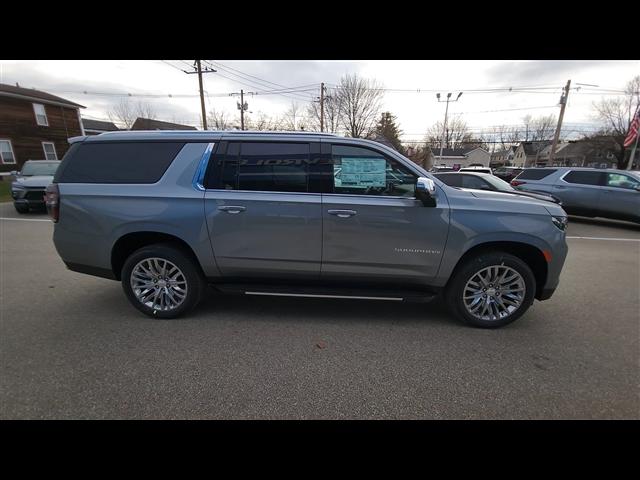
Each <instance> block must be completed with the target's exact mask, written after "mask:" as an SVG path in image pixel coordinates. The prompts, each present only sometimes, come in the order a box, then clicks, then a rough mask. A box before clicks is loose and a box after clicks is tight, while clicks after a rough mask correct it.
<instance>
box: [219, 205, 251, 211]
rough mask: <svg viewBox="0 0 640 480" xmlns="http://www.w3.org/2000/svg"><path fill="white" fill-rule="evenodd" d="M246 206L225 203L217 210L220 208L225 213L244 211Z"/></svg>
mask: <svg viewBox="0 0 640 480" xmlns="http://www.w3.org/2000/svg"><path fill="white" fill-rule="evenodd" d="M246 209H247V207H242V206H240V205H225V206H223V207H218V210H222V211H223V212H226V213H240V212H244V211H245V210H246Z"/></svg>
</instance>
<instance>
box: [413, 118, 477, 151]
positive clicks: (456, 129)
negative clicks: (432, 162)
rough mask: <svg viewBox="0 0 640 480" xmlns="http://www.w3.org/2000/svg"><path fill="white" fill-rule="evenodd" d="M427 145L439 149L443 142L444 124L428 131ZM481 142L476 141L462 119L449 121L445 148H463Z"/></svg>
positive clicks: (440, 123)
mask: <svg viewBox="0 0 640 480" xmlns="http://www.w3.org/2000/svg"><path fill="white" fill-rule="evenodd" d="M425 141H426V142H427V144H429V145H430V146H431V147H433V148H439V147H440V143H441V142H442V122H436V123H434V124H433V125H432V126H431V127H430V128H429V129H428V130H427V135H426V138H425ZM478 142H480V140H478V139H474V137H473V135H472V134H471V132H470V130H469V127H467V124H466V122H465V121H464V120H462V119H461V118H460V117H453V118H452V119H449V120H448V121H447V128H446V129H445V132H444V148H461V147H467V146H471V143H478Z"/></svg>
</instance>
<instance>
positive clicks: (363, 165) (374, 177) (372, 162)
mask: <svg viewBox="0 0 640 480" xmlns="http://www.w3.org/2000/svg"><path fill="white" fill-rule="evenodd" d="M386 169H387V162H386V160H385V159H384V158H379V157H377V158H375V157H374V158H363V157H357V158H349V157H342V162H341V164H339V165H334V174H335V186H336V187H351V188H370V187H385V186H386Z"/></svg>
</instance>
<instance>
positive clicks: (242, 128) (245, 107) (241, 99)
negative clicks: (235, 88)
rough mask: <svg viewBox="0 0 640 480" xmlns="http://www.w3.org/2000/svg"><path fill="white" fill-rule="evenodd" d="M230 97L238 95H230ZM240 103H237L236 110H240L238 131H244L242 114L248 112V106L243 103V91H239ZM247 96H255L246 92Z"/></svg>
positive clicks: (253, 93)
mask: <svg viewBox="0 0 640 480" xmlns="http://www.w3.org/2000/svg"><path fill="white" fill-rule="evenodd" d="M230 95H231V96H233V95H238V93H231V94H230ZM239 95H240V103H238V104H237V105H238V110H240V130H244V112H246V111H247V110H249V104H248V103H246V102H245V101H244V90H240V94H239ZM247 95H252V96H253V95H257V94H256V93H255V92H247Z"/></svg>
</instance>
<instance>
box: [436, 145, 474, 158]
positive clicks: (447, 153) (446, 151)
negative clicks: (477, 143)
mask: <svg viewBox="0 0 640 480" xmlns="http://www.w3.org/2000/svg"><path fill="white" fill-rule="evenodd" d="M475 149H476V147H473V148H468V147H467V148H443V149H442V156H443V157H464V156H465V155H466V154H467V153H469V152H470V151H472V150H475ZM431 154H432V155H433V156H434V157H439V156H440V147H437V148H436V147H431Z"/></svg>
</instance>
